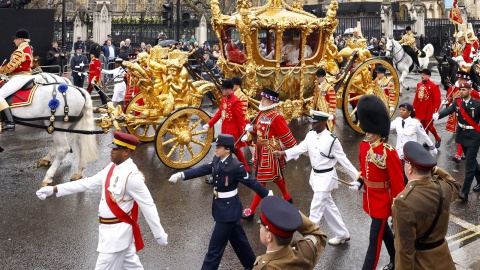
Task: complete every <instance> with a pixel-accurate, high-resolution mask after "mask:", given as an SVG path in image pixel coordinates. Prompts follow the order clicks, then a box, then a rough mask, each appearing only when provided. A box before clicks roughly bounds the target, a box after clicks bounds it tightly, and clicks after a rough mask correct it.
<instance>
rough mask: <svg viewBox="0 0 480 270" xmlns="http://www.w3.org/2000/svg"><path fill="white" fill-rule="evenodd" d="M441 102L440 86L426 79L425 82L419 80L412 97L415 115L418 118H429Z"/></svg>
mask: <svg viewBox="0 0 480 270" xmlns="http://www.w3.org/2000/svg"><path fill="white" fill-rule="evenodd" d="M441 102H442V94H441V93H440V88H439V87H438V85H437V84H435V83H434V82H432V81H430V80H428V81H427V83H426V84H423V82H419V83H418V84H417V91H416V93H415V98H414V99H413V104H412V105H413V108H414V109H415V117H416V118H417V119H418V120H424V121H426V120H431V119H432V115H433V114H434V113H435V112H437V111H438V108H440V104H441Z"/></svg>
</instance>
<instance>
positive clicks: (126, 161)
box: [115, 158, 133, 169]
mask: <svg viewBox="0 0 480 270" xmlns="http://www.w3.org/2000/svg"><path fill="white" fill-rule="evenodd" d="M132 162H133V161H132V159H131V158H128V159H127V160H125V161H124V162H122V163H120V164H118V165H117V164H116V165H115V169H122V168H124V167H127V166H129V165H130V163H132Z"/></svg>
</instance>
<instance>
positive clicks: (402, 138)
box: [390, 116, 433, 159]
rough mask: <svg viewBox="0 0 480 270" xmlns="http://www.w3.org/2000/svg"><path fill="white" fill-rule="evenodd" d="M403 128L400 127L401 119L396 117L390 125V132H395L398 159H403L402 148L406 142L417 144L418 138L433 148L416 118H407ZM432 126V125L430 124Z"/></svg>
mask: <svg viewBox="0 0 480 270" xmlns="http://www.w3.org/2000/svg"><path fill="white" fill-rule="evenodd" d="M404 121H405V127H402V118H401V117H397V118H395V120H393V121H392V123H391V124H390V130H396V131H397V144H396V146H395V149H396V150H397V153H398V156H399V157H400V159H403V146H404V145H405V144H406V143H407V142H408V141H414V142H418V137H421V138H422V140H423V141H424V142H426V143H427V145H428V146H433V142H432V140H430V137H428V135H427V133H426V132H425V129H424V128H423V126H422V123H420V121H419V120H418V119H417V118H412V117H410V116H409V117H407V118H405V119H404ZM432 125H433V123H432Z"/></svg>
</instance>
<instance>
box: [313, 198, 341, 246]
mask: <svg viewBox="0 0 480 270" xmlns="http://www.w3.org/2000/svg"><path fill="white" fill-rule="evenodd" d="M323 215H325V221H327V224H328V226H329V227H330V229H332V232H333V233H335V235H336V236H337V237H346V236H348V235H349V233H348V230H347V228H346V227H345V223H343V220H342V216H341V215H340V212H339V211H338V208H337V205H336V204H335V202H334V201H333V198H332V193H331V192H330V191H316V192H315V193H314V194H313V200H312V204H311V205H310V217H309V219H310V220H311V221H313V222H314V223H315V224H317V225H319V224H320V220H321V219H322V217H323Z"/></svg>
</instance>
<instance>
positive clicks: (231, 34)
mask: <svg viewBox="0 0 480 270" xmlns="http://www.w3.org/2000/svg"><path fill="white" fill-rule="evenodd" d="M241 35H242V34H241V33H240V32H239V31H238V29H237V28H236V27H235V26H227V27H226V28H225V29H224V31H223V33H222V40H223V45H224V46H223V48H222V50H223V52H224V55H225V57H226V58H227V59H228V61H230V62H234V63H238V64H243V63H245V62H246V61H247V48H246V47H245V44H243V43H242V42H241Z"/></svg>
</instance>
